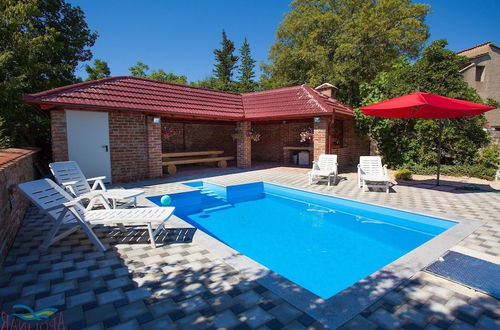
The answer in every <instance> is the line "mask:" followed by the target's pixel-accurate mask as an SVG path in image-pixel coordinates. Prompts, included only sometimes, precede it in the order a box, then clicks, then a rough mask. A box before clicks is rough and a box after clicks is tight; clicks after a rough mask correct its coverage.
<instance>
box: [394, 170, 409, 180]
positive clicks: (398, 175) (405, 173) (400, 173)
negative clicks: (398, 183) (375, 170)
mask: <svg viewBox="0 0 500 330" xmlns="http://www.w3.org/2000/svg"><path fill="white" fill-rule="evenodd" d="M412 174H413V173H412V172H411V170H409V169H407V168H404V169H401V170H397V171H396V172H394V178H395V179H396V180H411V179H412Z"/></svg>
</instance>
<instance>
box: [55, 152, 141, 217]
mask: <svg viewBox="0 0 500 330" xmlns="http://www.w3.org/2000/svg"><path fill="white" fill-rule="evenodd" d="M49 167H50V171H51V172H52V174H53V175H54V178H55V179H56V181H57V183H59V184H60V185H61V186H63V187H64V188H65V189H66V190H67V191H68V192H70V193H71V194H72V195H73V196H75V197H81V198H82V199H88V200H89V204H88V205H87V209H89V210H90V209H92V207H93V206H94V201H95V199H92V196H93V191H99V192H100V193H101V194H102V195H103V196H104V198H106V199H108V200H111V205H112V207H113V208H114V209H115V208H127V207H129V206H136V205H137V197H138V196H140V195H142V194H144V191H142V190H137V189H109V190H108V189H106V186H105V185H104V182H103V180H105V179H106V177H105V176H99V177H95V178H90V179H87V178H85V175H84V174H83V172H82V170H81V169H80V167H79V166H78V164H77V163H76V162H75V161H67V162H56V163H50V164H49ZM89 182H93V185H92V187H91V186H90V184H89ZM99 187H100V189H98V188H99ZM117 202H122V203H121V204H118V203H117Z"/></svg>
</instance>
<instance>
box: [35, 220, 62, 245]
mask: <svg viewBox="0 0 500 330" xmlns="http://www.w3.org/2000/svg"><path fill="white" fill-rule="evenodd" d="M61 223H62V219H58V220H57V222H56V223H55V224H54V226H53V227H52V229H51V230H50V232H49V233H48V234H47V236H46V237H45V240H44V242H43V243H42V245H41V246H40V248H41V249H42V250H46V249H47V248H48V247H49V245H50V244H52V243H53V239H54V236H56V234H57V232H58V231H59V228H61Z"/></svg>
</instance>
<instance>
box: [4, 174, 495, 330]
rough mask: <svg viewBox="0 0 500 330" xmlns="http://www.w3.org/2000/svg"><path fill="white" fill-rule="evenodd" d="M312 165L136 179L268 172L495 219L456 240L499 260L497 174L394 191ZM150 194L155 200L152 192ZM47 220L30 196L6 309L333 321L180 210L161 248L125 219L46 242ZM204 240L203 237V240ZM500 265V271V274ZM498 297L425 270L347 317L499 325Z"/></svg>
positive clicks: (371, 325) (239, 325) (10, 261)
mask: <svg viewBox="0 0 500 330" xmlns="http://www.w3.org/2000/svg"><path fill="white" fill-rule="evenodd" d="M306 171H307V170H306V169H296V168H284V167H281V168H269V169H261V170H252V171H241V170H236V169H225V170H221V169H208V170H202V171H200V170H197V171H192V172H189V171H187V172H184V173H183V172H179V173H178V174H177V175H176V176H174V177H171V178H166V179H162V180H155V181H145V182H141V183H135V184H130V185H127V186H128V187H132V186H135V187H143V188H144V189H145V190H146V194H147V195H150V196H154V195H160V194H164V193H169V192H172V191H178V190H182V189H185V186H182V185H180V184H179V183H180V182H181V181H185V180H189V179H199V178H203V179H204V180H207V181H210V182H214V183H220V184H224V183H232V184H234V183H240V182H241V183H244V182H252V181H267V182H271V183H278V184H283V185H287V186H293V187H297V188H302V189H308V190H312V191H318V192H322V193H326V194H332V195H337V196H340V197H347V198H352V199H357V200H361V201H366V202H372V203H377V204H382V205H387V206H392V207H398V208H404V209H409V210H414V211H424V212H437V213H440V214H443V216H448V217H452V218H460V217H464V218H470V219H478V220H481V221H483V222H484V224H483V225H482V226H481V227H480V228H479V229H478V230H476V231H475V232H474V233H473V234H472V235H470V236H469V237H467V238H466V239H465V240H463V241H462V242H461V243H460V244H459V245H458V246H456V247H454V249H456V250H458V251H460V252H461V253H465V254H469V255H473V256H476V257H479V258H482V259H485V260H490V261H495V262H497V263H499V253H500V249H499V245H500V243H499V241H500V192H497V191H494V190H493V189H489V187H487V186H479V185H476V186H475V187H476V188H478V189H480V190H476V189H475V188H472V189H471V185H468V186H467V187H465V188H464V187H463V185H461V184H456V183H452V182H446V180H444V182H443V187H441V188H439V190H438V189H436V187H434V186H433V185H431V184H426V183H420V184H416V183H413V184H404V185H396V186H394V187H393V191H392V192H391V193H390V194H385V193H382V192H380V193H379V192H365V193H364V192H362V191H361V190H360V189H359V188H357V187H356V180H355V176H353V175H352V174H346V175H341V177H342V176H343V179H342V180H341V181H340V182H339V184H338V185H336V186H332V187H328V186H326V185H317V186H309V185H307V179H306V176H305V172H306ZM144 203H145V202H144ZM48 228H49V223H48V220H47V218H46V217H45V216H43V215H40V214H39V213H38V212H37V210H35V209H34V208H31V209H30V210H29V211H28V213H27V215H26V217H25V220H24V223H23V227H22V229H21V230H20V232H19V234H18V236H17V238H16V241H15V243H14V246H13V248H12V250H11V252H10V254H9V256H8V257H7V259H6V261H5V262H4V264H3V267H2V269H0V306H2V307H1V311H3V312H5V313H8V314H10V313H12V306H13V305H15V304H24V305H27V306H31V307H33V308H34V309H39V308H44V307H48V306H52V307H56V308H57V309H58V310H59V311H62V312H63V316H64V323H65V325H66V326H67V327H68V328H70V329H82V328H86V327H88V328H92V329H102V328H116V329H140V328H143V329H168V328H179V329H207V328H212V329H213V328H235V329H250V328H261V329H280V328H285V329H305V328H310V329H321V328H323V325H321V324H320V323H319V322H317V321H316V320H315V319H313V318H312V317H310V316H309V315H307V314H306V313H304V312H303V311H301V310H299V309H298V308H296V307H294V306H292V305H291V304H289V303H288V302H286V301H285V300H284V299H282V298H281V297H280V296H278V295H276V294H275V293H273V292H272V291H270V290H268V289H267V288H266V287H264V286H262V285H260V284H258V283H256V282H255V281H251V280H249V279H248V278H246V277H245V276H244V275H243V274H241V273H239V272H238V271H236V270H235V269H233V268H231V267H230V266H229V265H228V264H226V263H224V262H223V261H222V259H221V258H220V257H219V256H217V255H215V254H213V253H211V252H209V249H208V248H206V247H204V246H201V245H200V244H197V243H194V242H192V238H193V235H197V234H196V230H194V229H193V228H190V226H185V224H184V223H183V222H182V221H180V220H177V219H173V221H169V228H168V230H167V232H166V233H165V235H164V237H162V239H163V240H164V241H165V242H167V243H168V244H165V245H163V246H160V247H159V248H157V249H152V248H151V247H150V246H149V244H147V241H146V232H145V230H144V229H142V228H136V229H135V230H134V232H133V233H134V235H133V238H132V239H131V236H130V235H128V236H123V235H122V234H120V232H119V230H117V229H116V228H109V227H108V228H97V229H96V231H97V233H98V236H99V237H100V238H101V239H102V241H103V242H104V243H105V244H108V245H109V246H110V247H111V248H110V249H109V250H108V251H107V252H105V253H99V252H95V251H94V249H93V247H92V245H91V243H90V241H89V240H88V239H87V238H86V236H85V235H84V234H82V233H75V234H73V235H71V236H69V237H67V238H66V239H64V240H62V241H61V242H59V243H58V244H55V245H53V246H52V247H51V248H49V250H48V251H46V252H44V253H41V252H39V251H38V250H37V247H38V245H39V241H40V239H41V236H42V235H43V234H44V233H46V231H47V230H48ZM195 241H196V240H195ZM492 276H498V274H492ZM499 311H500V303H499V301H498V300H497V299H495V298H492V297H490V296H488V295H485V294H482V293H479V292H476V291H474V290H471V289H469V288H466V287H464V286H462V285H459V284H456V283H453V282H450V281H447V280H445V279H442V278H439V277H436V276H434V275H432V274H430V273H427V272H423V271H421V272H418V273H417V274H415V275H414V276H413V278H412V279H410V280H409V281H407V282H406V283H404V284H402V285H400V286H399V287H397V288H396V289H394V290H393V291H392V292H390V293H388V294H387V295H386V296H384V298H382V299H381V300H379V301H378V302H377V303H375V304H373V305H372V306H370V307H369V308H367V309H366V310H364V311H363V312H361V313H360V314H358V315H357V316H356V317H355V318H353V319H352V320H351V321H349V322H348V323H346V324H345V325H344V328H346V329H351V328H352V329H377V328H378V329H396V328H407V329H421V328H427V329H459V328H460V329H469V328H483V329H493V328H500V321H499V319H500V317H499V314H500V313H499Z"/></svg>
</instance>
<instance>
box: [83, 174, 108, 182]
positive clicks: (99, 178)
mask: <svg viewBox="0 0 500 330" xmlns="http://www.w3.org/2000/svg"><path fill="white" fill-rule="evenodd" d="M104 179H106V176H104V175H103V176H96V177H94V178H88V179H87V181H88V182H90V181H96V180H104Z"/></svg>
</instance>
